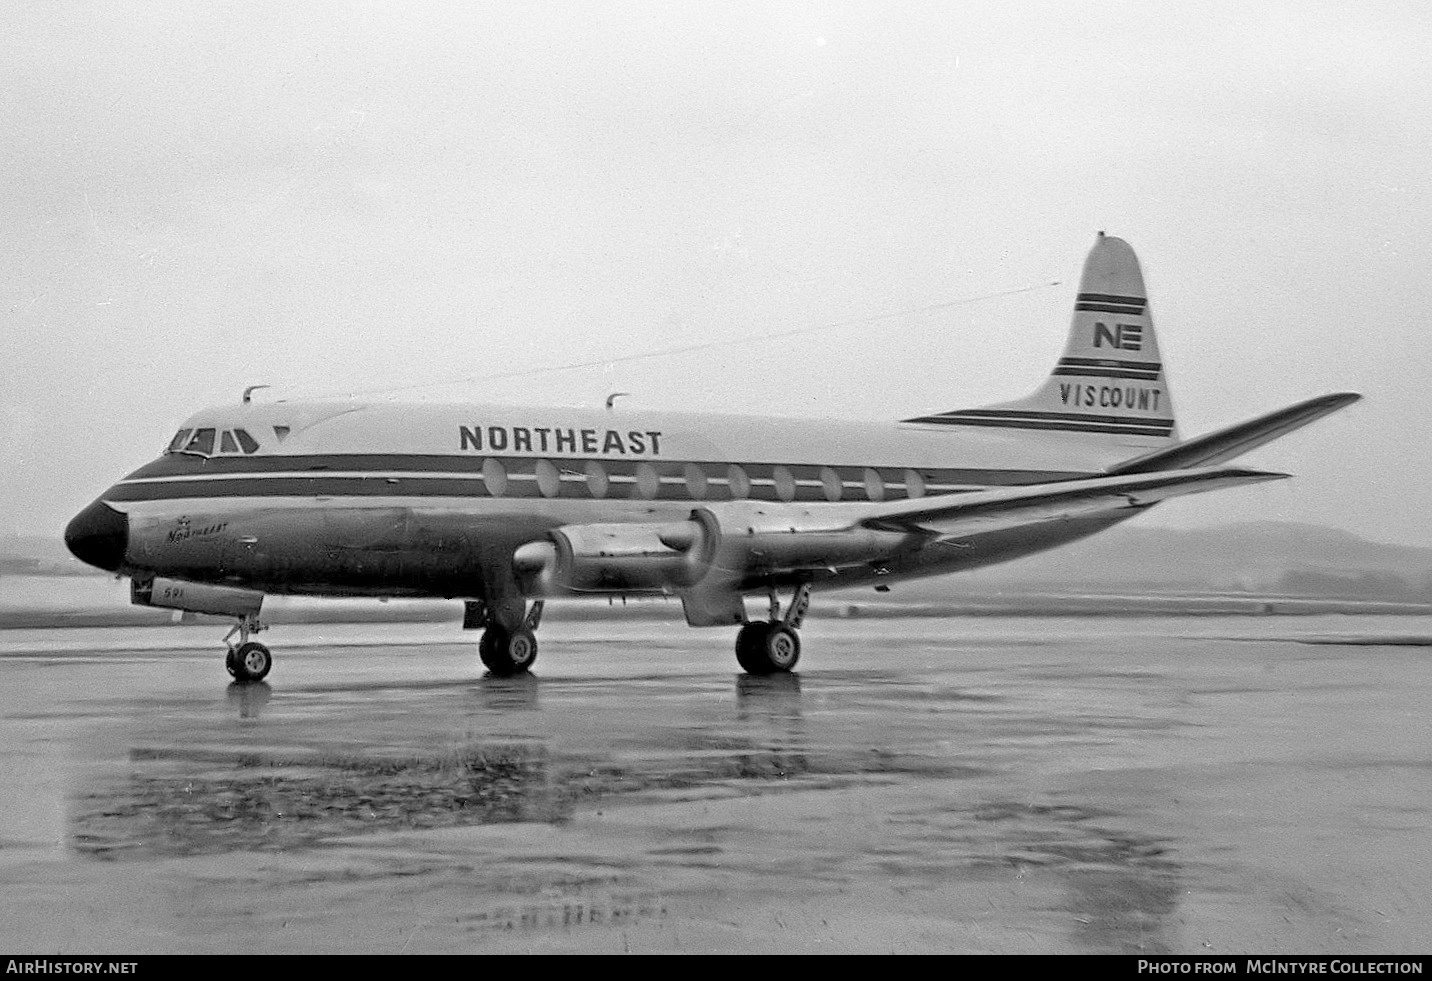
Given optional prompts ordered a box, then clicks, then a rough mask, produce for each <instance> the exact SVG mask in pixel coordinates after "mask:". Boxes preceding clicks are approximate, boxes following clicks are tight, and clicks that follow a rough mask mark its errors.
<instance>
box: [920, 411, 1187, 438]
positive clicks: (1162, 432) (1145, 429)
mask: <svg viewBox="0 0 1432 981" xmlns="http://www.w3.org/2000/svg"><path fill="white" fill-rule="evenodd" d="M906 421H907V422H932V423H935V424H937V425H941V426H992V427H999V428H1004V429H1051V430H1059V431H1061V432H1072V433H1114V434H1124V435H1131V436H1167V435H1168V434H1169V432H1170V431H1171V429H1172V424H1170V425H1168V426H1157V425H1145V426H1134V425H1115V424H1113V423H1077V422H1065V421H1062V420H1056V419H1042V420H1041V419H969V418H965V419H952V418H950V417H948V416H925V417H924V418H921V419H909V420H906Z"/></svg>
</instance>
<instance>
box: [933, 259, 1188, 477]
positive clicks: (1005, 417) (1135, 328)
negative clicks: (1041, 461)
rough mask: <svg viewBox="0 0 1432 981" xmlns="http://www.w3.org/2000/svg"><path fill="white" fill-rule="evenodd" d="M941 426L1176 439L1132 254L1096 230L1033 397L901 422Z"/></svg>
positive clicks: (1157, 442) (1130, 440)
mask: <svg viewBox="0 0 1432 981" xmlns="http://www.w3.org/2000/svg"><path fill="white" fill-rule="evenodd" d="M905 421H906V422H908V423H922V424H934V425H941V426H984V427H994V428H998V429H1011V430H1013V429H1018V430H1045V431H1048V432H1050V433H1068V434H1069V435H1070V436H1071V437H1077V438H1080V439H1084V440H1088V441H1093V442H1096V443H1101V444H1108V445H1110V446H1113V445H1115V444H1117V445H1118V446H1120V447H1128V446H1146V447H1148V448H1150V449H1157V448H1160V447H1163V446H1167V445H1168V444H1169V443H1170V442H1172V441H1174V440H1177V439H1178V430H1177V427H1176V426H1175V424H1174V415H1173V399H1172V397H1171V396H1170V394H1169V386H1168V381H1167V379H1166V378H1165V376H1164V369H1163V360H1162V358H1160V356H1159V345H1158V339H1157V338H1156V337H1155V336H1154V325H1153V318H1152V317H1151V316H1150V314H1149V301H1148V295H1147V293H1146V292H1145V290H1144V277H1143V273H1142V272H1140V270H1139V260H1138V257H1137V256H1135V255H1134V250H1133V249H1131V248H1129V244H1128V243H1127V242H1125V241H1124V240H1123V239H1121V238H1114V237H1113V236H1111V235H1105V234H1104V233H1103V232H1100V233H1099V238H1098V239H1097V240H1096V241H1095V243H1094V248H1093V249H1091V250H1090V251H1089V257H1088V258H1087V259H1086V260H1085V261H1084V274H1083V276H1082V277H1081V278H1080V280H1079V295H1078V296H1077V297H1076V298H1075V303H1074V320H1073V323H1072V324H1071V325H1070V328H1069V341H1068V343H1067V344H1066V345H1065V347H1064V356H1063V357H1061V358H1060V359H1059V363H1058V364H1057V365H1055V368H1054V373H1053V374H1051V375H1050V376H1049V378H1048V380H1046V381H1045V382H1044V384H1043V385H1041V386H1040V387H1039V388H1038V389H1037V390H1036V391H1035V392H1034V394H1032V395H1030V396H1028V397H1027V398H1023V399H1019V400H1017V401H1014V402H1002V403H1000V404H999V405H991V406H988V407H986V408H983V409H958V410H955V411H952V412H942V413H939V414H936V415H928V416H920V417H918V418H915V419H907V420H905Z"/></svg>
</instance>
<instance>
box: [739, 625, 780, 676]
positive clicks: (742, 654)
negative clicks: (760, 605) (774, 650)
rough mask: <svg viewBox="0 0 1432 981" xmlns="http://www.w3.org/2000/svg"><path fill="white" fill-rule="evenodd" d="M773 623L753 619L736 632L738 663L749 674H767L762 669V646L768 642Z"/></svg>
mask: <svg viewBox="0 0 1432 981" xmlns="http://www.w3.org/2000/svg"><path fill="white" fill-rule="evenodd" d="M772 626H773V625H772V624H770V623H768V622H767V621H765V620H752V621H751V622H750V623H747V624H744V625H743V626H742V627H741V629H740V631H739V632H738V633H737V634H736V663H737V664H739V665H741V669H742V670H744V671H745V672H746V673H747V674H765V673H766V672H764V671H762V670H761V664H762V661H763V659H762V657H761V648H763V647H764V646H765V644H766V634H768V633H770V631H771V627H772Z"/></svg>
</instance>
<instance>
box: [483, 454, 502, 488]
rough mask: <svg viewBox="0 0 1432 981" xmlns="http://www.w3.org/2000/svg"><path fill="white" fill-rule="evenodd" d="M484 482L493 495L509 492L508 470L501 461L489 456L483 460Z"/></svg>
mask: <svg viewBox="0 0 1432 981" xmlns="http://www.w3.org/2000/svg"><path fill="white" fill-rule="evenodd" d="M482 482H483V484H484V485H485V486H486V487H487V493H488V494H490V495H491V496H492V497H501V496H502V495H503V494H506V493H507V470H506V468H505V467H503V466H502V464H501V463H499V462H497V461H496V460H494V459H492V457H488V458H487V459H486V460H484V461H482Z"/></svg>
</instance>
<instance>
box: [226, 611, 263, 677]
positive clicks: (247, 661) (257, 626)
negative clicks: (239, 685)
mask: <svg viewBox="0 0 1432 981" xmlns="http://www.w3.org/2000/svg"><path fill="white" fill-rule="evenodd" d="M262 629H263V624H261V623H259V621H258V617H252V616H245V617H240V618H239V622H238V625H237V626H235V627H234V629H233V630H230V631H229V633H228V635H227V636H225V637H224V641H225V643H228V641H229V638H231V637H233V636H234V634H235V633H237V634H238V635H239V642H238V643H237V644H229V650H228V653H227V654H225V655H224V668H225V670H227V671H228V672H229V677H231V678H233V679H234V680H235V681H238V682H249V681H262V680H263V679H264V678H266V677H268V673H269V671H271V670H272V669H273V654H272V653H270V652H269V649H268V648H267V647H265V646H264V645H263V644H260V643H259V642H258V641H256V640H249V634H251V633H255V634H256V633H258V632H259V631H260V630H262Z"/></svg>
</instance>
